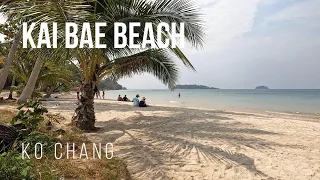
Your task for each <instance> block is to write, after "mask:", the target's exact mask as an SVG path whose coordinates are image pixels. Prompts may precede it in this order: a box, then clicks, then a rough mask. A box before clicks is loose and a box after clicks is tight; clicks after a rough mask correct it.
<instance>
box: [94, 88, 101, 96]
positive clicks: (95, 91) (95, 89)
mask: <svg viewBox="0 0 320 180" xmlns="http://www.w3.org/2000/svg"><path fill="white" fill-rule="evenodd" d="M94 93H95V95H96V97H97V99H99V97H100V99H101V96H100V92H99V89H98V87H97V86H95V87H94Z"/></svg>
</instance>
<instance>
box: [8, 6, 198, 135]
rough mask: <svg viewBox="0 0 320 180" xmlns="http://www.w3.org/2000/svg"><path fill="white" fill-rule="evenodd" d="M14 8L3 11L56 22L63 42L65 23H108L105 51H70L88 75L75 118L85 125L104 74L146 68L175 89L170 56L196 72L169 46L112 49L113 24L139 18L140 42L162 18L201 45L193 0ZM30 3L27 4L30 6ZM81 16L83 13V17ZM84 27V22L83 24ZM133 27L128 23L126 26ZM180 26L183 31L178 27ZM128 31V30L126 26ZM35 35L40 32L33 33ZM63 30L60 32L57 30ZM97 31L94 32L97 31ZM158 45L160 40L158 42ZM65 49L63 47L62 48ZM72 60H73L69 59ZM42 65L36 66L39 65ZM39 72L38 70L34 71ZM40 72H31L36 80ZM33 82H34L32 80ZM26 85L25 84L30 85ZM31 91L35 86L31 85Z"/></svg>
mask: <svg viewBox="0 0 320 180" xmlns="http://www.w3.org/2000/svg"><path fill="white" fill-rule="evenodd" d="M13 4H14V6H7V7H6V11H5V12H11V13H17V14H19V15H21V16H22V17H24V18H25V19H28V22H47V23H49V24H50V22H58V24H60V25H59V27H58V32H61V34H62V35H61V36H60V41H61V43H60V44H61V45H64V37H63V34H64V28H65V27H64V25H63V23H65V22H68V21H70V22H76V23H78V24H79V25H82V23H83V22H97V21H99V22H107V24H108V25H109V26H107V27H105V28H104V29H103V31H104V32H105V33H106V37H105V38H103V39H102V43H104V44H107V48H106V49H99V50H98V49H87V48H84V49H75V50H73V51H72V52H70V54H71V56H72V57H73V58H75V59H77V60H78V61H79V63H80V65H81V69H82V72H83V73H84V74H83V77H84V81H83V88H82V97H81V100H80V102H81V103H80V105H79V107H78V108H77V109H76V115H75V117H74V118H73V122H74V124H75V125H76V126H77V127H79V128H81V129H87V130H92V129H94V123H95V115H94V102H93V99H94V96H93V95H94V88H95V86H96V84H97V83H98V82H99V80H101V79H102V78H104V77H105V76H108V75H109V76H113V77H115V78H121V77H123V76H131V75H133V74H138V73H143V72H148V73H152V74H153V75H155V76H156V77H157V78H158V79H160V80H161V81H162V82H163V83H164V84H166V85H168V87H169V88H170V89H172V88H173V87H174V85H175V84H176V82H177V79H178V69H177V67H176V62H175V61H174V60H173V59H172V58H170V54H173V55H175V56H176V57H177V58H178V59H180V60H181V61H182V62H183V63H184V65H185V66H186V67H189V68H191V69H193V70H194V68H193V66H192V64H191V63H190V62H189V60H188V59H187V58H186V56H185V55H184V54H183V53H182V51H181V50H180V49H179V48H171V47H169V48H168V49H167V50H160V49H157V48H156V49H151V48H150V47H147V48H145V49H142V50H141V49H130V48H129V47H128V46H126V47H125V48H122V49H115V48H114V42H113V41H114V40H113V38H114V34H113V24H114V23H115V22H122V23H125V24H127V25H128V23H130V22H140V23H141V26H140V27H138V28H136V29H135V30H136V32H139V34H140V36H139V38H136V39H135V43H138V44H141V42H142V40H143V39H142V38H143V32H144V27H145V23H146V22H151V23H152V24H153V26H154V34H157V33H158V32H157V28H156V26H157V25H158V24H159V23H161V22H166V23H172V22H175V23H177V24H178V25H179V23H180V22H184V23H185V30H184V32H185V36H186V40H187V41H188V42H190V43H191V45H192V46H194V47H196V48H197V47H201V46H202V43H203V36H204V33H203V24H202V20H201V18H200V16H199V14H198V11H199V9H198V8H197V6H195V5H194V3H193V2H192V1H187V0H155V1H148V0H92V1H90V2H89V3H88V2H87V1H80V0H79V1H73V2H70V1H67V2H65V1H63V2H61V1H58V2H57V1H54V2H51V1H48V2H45V3H44V2H40V1H39V3H37V1H35V2H33V3H28V2H16V3H13ZM26 7H27V8H26ZM79 14H81V16H79ZM31 16H32V18H30V17H31ZM79 27H80V29H79V31H81V26H79ZM127 28H129V26H127ZM177 29H178V30H179V31H180V30H181V29H180V27H179V26H178V27H177ZM127 32H128V29H127ZM159 33H161V34H162V36H163V37H167V38H169V39H170V38H171V36H170V35H169V34H168V32H166V31H164V30H160V32H159ZM35 34H37V32H35ZM59 34H60V33H59ZM93 34H94V32H93ZM155 43H156V44H158V43H159V42H155ZM59 50H61V52H65V50H63V48H61V49H58V50H57V51H59ZM70 59H71V58H70ZM41 64H42V63H38V65H37V68H41ZM35 74H37V73H35ZM35 77H36V76H32V78H33V79H32V81H35V79H36V78H35ZM29 84H30V85H33V84H34V83H29ZM26 88H27V87H26ZM29 89H31V88H29Z"/></svg>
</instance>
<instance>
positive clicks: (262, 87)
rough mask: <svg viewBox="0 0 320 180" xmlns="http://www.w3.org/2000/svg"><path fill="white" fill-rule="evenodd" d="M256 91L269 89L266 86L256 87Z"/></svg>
mask: <svg viewBox="0 0 320 180" xmlns="http://www.w3.org/2000/svg"><path fill="white" fill-rule="evenodd" d="M256 89H269V88H268V87H267V86H257V87H256Z"/></svg>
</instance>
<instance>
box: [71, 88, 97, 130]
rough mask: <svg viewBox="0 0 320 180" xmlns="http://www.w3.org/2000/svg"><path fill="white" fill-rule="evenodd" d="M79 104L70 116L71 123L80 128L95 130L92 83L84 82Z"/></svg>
mask: <svg viewBox="0 0 320 180" xmlns="http://www.w3.org/2000/svg"><path fill="white" fill-rule="evenodd" d="M79 102H80V104H79V106H78V107H77V109H76V110H75V115H74V116H73V117H72V124H73V125H75V126H77V127H78V128H79V129H82V130H89V131H90V130H96V128H95V127H94V123H95V121H96V117H95V114H94V90H93V86H92V84H85V85H84V86H83V87H82V88H81V97H80V101H79Z"/></svg>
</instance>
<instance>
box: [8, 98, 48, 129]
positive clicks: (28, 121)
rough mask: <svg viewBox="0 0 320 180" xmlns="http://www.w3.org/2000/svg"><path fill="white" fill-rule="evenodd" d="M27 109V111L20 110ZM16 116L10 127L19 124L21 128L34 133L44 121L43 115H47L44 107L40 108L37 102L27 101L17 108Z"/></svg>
mask: <svg viewBox="0 0 320 180" xmlns="http://www.w3.org/2000/svg"><path fill="white" fill-rule="evenodd" d="M23 107H27V110H26V111H25V110H22V108H23ZM17 109H18V110H19V112H18V114H17V115H16V116H15V117H14V118H13V119H12V121H11V125H15V124H17V122H18V123H20V124H21V125H23V128H26V129H28V130H31V131H34V130H36V129H37V128H38V126H39V124H40V123H41V122H42V121H43V120H44V117H43V114H45V113H48V110H47V109H46V108H45V107H42V106H40V103H39V102H38V101H29V102H27V103H26V104H23V105H21V106H19V107H18V108H17Z"/></svg>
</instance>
